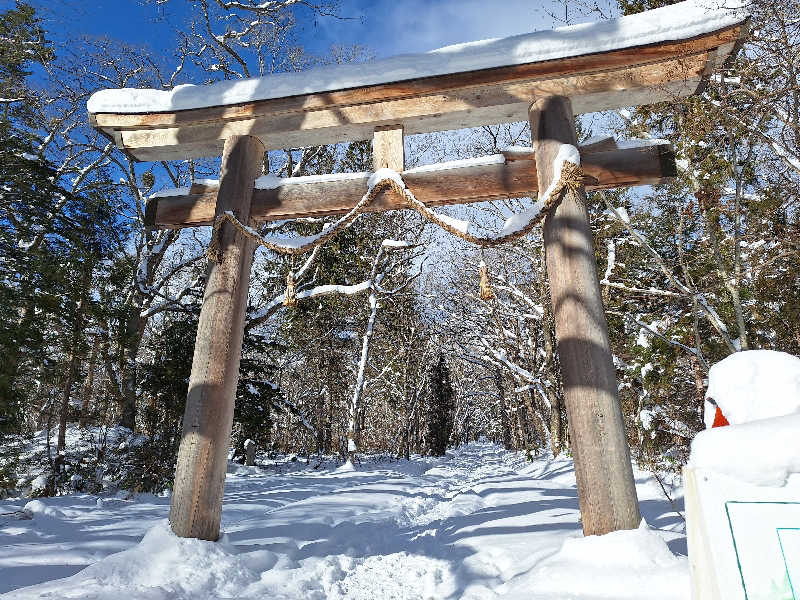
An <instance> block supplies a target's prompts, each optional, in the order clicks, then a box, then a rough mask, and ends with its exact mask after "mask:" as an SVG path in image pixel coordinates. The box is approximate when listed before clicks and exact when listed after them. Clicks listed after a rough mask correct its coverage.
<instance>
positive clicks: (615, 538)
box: [509, 524, 689, 600]
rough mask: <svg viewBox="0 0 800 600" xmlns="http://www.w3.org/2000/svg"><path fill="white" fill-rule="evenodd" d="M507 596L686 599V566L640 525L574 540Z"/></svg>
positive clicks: (517, 583) (623, 599)
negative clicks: (637, 527)
mask: <svg viewBox="0 0 800 600" xmlns="http://www.w3.org/2000/svg"><path fill="white" fill-rule="evenodd" d="M510 587H511V588H512V589H511V590H509V591H510V592H511V594H512V595H513V596H514V597H517V594H518V597H519V598H520V599H522V598H534V599H536V598H574V597H579V598H598V597H600V598H609V599H610V598H613V599H614V600H626V599H630V600H641V599H642V598H644V597H645V596H643V594H644V593H645V592H644V590H645V589H646V590H647V592H646V593H647V594H648V595H647V596H646V597H647V598H663V600H674V599H676V598H683V597H688V592H689V574H688V572H687V569H686V560H685V559H684V558H682V557H681V558H679V557H677V556H675V555H674V554H673V553H672V552H671V551H670V549H669V548H668V547H667V544H666V542H665V541H664V539H663V538H662V537H661V536H659V535H658V534H657V533H656V532H654V531H651V530H650V529H649V528H648V527H647V525H646V524H643V525H642V526H641V527H639V529H634V530H631V531H615V532H613V533H609V534H606V535H602V536H589V537H586V538H574V539H569V540H567V541H566V542H564V546H563V547H562V548H561V550H559V551H558V553H557V554H555V556H553V557H552V558H550V559H547V560H546V561H544V562H543V564H542V565H541V566H540V567H537V568H536V569H535V570H534V572H533V573H531V575H530V576H528V577H524V578H521V580H520V581H516V582H515V583H514V585H513V586H510Z"/></svg>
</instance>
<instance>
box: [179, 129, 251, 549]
mask: <svg viewBox="0 0 800 600" xmlns="http://www.w3.org/2000/svg"><path fill="white" fill-rule="evenodd" d="M263 160H264V145H263V144H262V143H261V141H260V140H259V139H258V138H255V137H251V136H246V135H242V136H233V137H230V138H228V139H227V140H225V148H224V150H223V153H222V164H221V166H220V181H219V193H218V195H217V208H216V214H217V215H220V214H222V213H224V212H226V211H232V212H233V214H234V215H235V216H236V218H237V219H238V220H239V221H240V222H242V223H248V222H249V220H250V205H251V200H252V197H253V187H254V182H255V179H256V178H257V177H258V176H259V175H260V174H261V169H262V164H263ZM220 234H221V235H220V250H221V253H222V259H221V261H220V262H219V263H215V262H210V263H209V266H208V272H207V273H206V290H205V294H204V296H203V306H202V308H201V310H200V320H199V322H198V325H197V339H196V341H195V346H194V358H193V360H192V374H191V377H190V378H189V392H188V394H187V397H186V411H185V413H184V417H183V437H182V438H181V445H180V450H179V451H178V463H177V466H176V468H175V485H174V489H173V494H172V504H171V506H170V511H169V521H170V524H171V525H172V531H174V532H175V534H176V535H178V536H180V537H192V538H199V539H201V540H211V541H216V540H217V538H218V537H219V527H220V519H221V517H222V493H223V490H224V486H225V472H226V468H227V464H228V448H229V446H230V438H231V427H232V425H233V405H234V400H235V397H236V385H237V383H238V381H239V360H240V358H241V354H242V339H243V337H244V317H245V312H246V310H247V288H248V287H249V284H250V267H251V265H252V262H253V251H254V247H253V242H252V241H250V240H249V239H248V238H247V237H245V236H244V235H242V233H241V232H239V231H238V230H237V229H235V228H234V227H233V226H232V225H231V224H230V223H227V222H226V223H224V224H223V225H222V230H221V232H220Z"/></svg>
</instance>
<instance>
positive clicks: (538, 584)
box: [0, 443, 689, 600]
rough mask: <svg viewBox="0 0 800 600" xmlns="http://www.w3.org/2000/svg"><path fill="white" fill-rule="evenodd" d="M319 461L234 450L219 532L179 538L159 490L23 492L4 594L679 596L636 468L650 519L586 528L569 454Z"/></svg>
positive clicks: (4, 536) (672, 546)
mask: <svg viewBox="0 0 800 600" xmlns="http://www.w3.org/2000/svg"><path fill="white" fill-rule="evenodd" d="M315 464H316V461H312V463H311V464H310V465H309V466H307V467H306V466H305V464H304V462H302V461H298V462H296V463H283V464H281V465H267V466H266V467H264V468H261V467H239V466H236V465H232V466H231V469H230V472H229V474H228V479H227V483H226V488H225V503H224V508H223V522H222V528H223V530H224V532H225V536H224V538H223V539H222V540H221V541H220V542H218V543H211V542H200V541H197V540H183V539H178V538H175V537H174V536H173V535H172V534H171V532H170V531H169V528H168V524H167V522H166V517H167V513H168V510H169V498H167V497H163V498H162V497H158V496H151V495H139V496H138V497H136V498H135V499H132V500H126V499H124V498H122V497H113V498H103V499H102V500H98V498H97V497H96V496H88V495H78V494H76V495H71V496H61V497H57V498H46V499H42V500H37V501H33V503H32V504H31V505H29V506H28V509H29V512H30V513H32V515H33V518H32V519H27V520H26V519H22V520H20V519H17V518H15V517H14V516H13V515H11V516H9V515H6V516H0V592H8V593H7V594H4V595H3V596H2V597H3V598H9V599H10V598H42V597H47V598H109V599H111V598H113V599H114V600H118V599H119V598H146V599H156V598H159V599H160V598H171V599H174V598H187V599H188V598H192V599H201V598H270V599H323V598H326V599H342V598H348V599H353V600H357V599H360V598H364V599H370V600H373V599H374V600H378V599H382V600H385V599H392V598H397V599H401V598H402V599H405V600H411V599H417V598H420V599H422V598H472V599H481V600H484V599H492V598H525V599H538V600H545V599H548V600H556V599H558V600H567V599H569V598H597V599H599V598H614V599H617V600H621V599H623V598H631V599H634V598H635V599H636V600H654V599H669V600H679V599H682V598H688V597H689V575H688V566H687V561H686V559H685V558H683V557H682V556H675V555H674V554H673V552H674V553H677V554H679V555H685V554H686V543H685V537H684V534H683V531H684V525H683V521H682V520H681V519H680V518H679V517H678V516H677V515H676V514H675V513H674V512H673V510H672V507H671V506H670V504H669V502H667V500H666V499H665V498H664V496H663V494H662V493H661V491H660V489H659V487H658V485H657V484H656V483H655V482H654V481H653V480H652V479H651V478H649V477H648V476H647V475H646V474H645V473H642V472H638V471H637V472H636V476H637V490H638V492H639V499H640V502H641V507H642V513H643V515H644V517H645V519H646V520H647V522H648V523H649V525H650V526H651V527H652V528H654V529H652V530H648V529H645V528H641V529H639V530H636V531H629V532H618V533H614V534H610V535H607V536H602V537H593V538H582V536H581V532H580V524H579V512H578V501H577V493H576V488H575V476H574V470H573V465H572V462H571V461H570V460H569V459H567V458H558V459H552V458H550V459H548V458H538V459H535V460H533V461H532V462H528V461H526V460H525V458H524V456H523V455H522V454H515V453H510V452H506V451H504V450H503V449H502V448H499V447H497V446H495V445H492V444H489V443H472V444H469V445H466V446H462V447H460V448H458V449H457V450H453V451H450V452H449V453H448V455H447V457H445V458H440V459H434V458H416V459H412V460H411V461H402V460H401V461H396V460H389V459H385V460H382V461H365V462H364V463H363V464H361V465H360V466H359V467H358V468H357V470H355V471H345V470H342V469H339V470H337V469H336V466H335V464H331V463H323V464H322V465H321V466H319V467H318V468H317V469H314V468H313V467H314V466H315ZM27 502H28V501H27V500H25V499H19V500H7V501H3V502H0V513H7V512H11V511H15V510H21V509H23V508H24V507H25V505H26V503H27ZM656 528H657V529H656ZM145 534H146V536H145ZM143 537H144V540H143V539H142V538H143ZM114 553H119V554H116V555H114ZM111 555H113V556H111ZM87 567H88V568H87ZM62 577H67V579H61V580H58V581H51V580H55V579H57V578H62ZM42 582H44V583H42ZM35 584H39V585H35ZM23 586H33V587H27V588H23ZM20 588H22V589H20ZM11 590H13V591H11Z"/></svg>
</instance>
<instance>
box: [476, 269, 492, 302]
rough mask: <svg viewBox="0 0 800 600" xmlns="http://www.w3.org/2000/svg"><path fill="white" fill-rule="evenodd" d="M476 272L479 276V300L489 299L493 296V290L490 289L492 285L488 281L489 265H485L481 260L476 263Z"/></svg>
mask: <svg viewBox="0 0 800 600" xmlns="http://www.w3.org/2000/svg"><path fill="white" fill-rule="evenodd" d="M478 273H479V274H480V277H481V300H491V299H492V298H494V292H493V291H492V286H491V284H490V283H489V267H487V266H486V262H485V261H484V260H481V262H480V264H479V265H478Z"/></svg>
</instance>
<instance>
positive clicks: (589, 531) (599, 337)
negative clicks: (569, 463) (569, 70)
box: [529, 97, 641, 535]
mask: <svg viewBox="0 0 800 600" xmlns="http://www.w3.org/2000/svg"><path fill="white" fill-rule="evenodd" d="M529 117H530V124H531V136H532V139H533V143H534V147H535V152H536V154H535V156H536V169H537V172H538V182H539V194H540V196H541V197H543V196H544V192H545V190H547V188H548V186H549V185H550V183H551V182H552V181H553V178H554V170H553V163H554V160H555V158H556V155H557V153H558V151H559V149H560V147H561V145H562V144H571V145H573V146H576V147H577V140H576V133H575V123H574V117H573V114H572V106H571V103H570V101H569V99H568V98H564V97H548V98H542V99H541V100H537V101H536V102H534V103H533V104H532V105H531V108H530V113H529ZM585 203H586V192H585V191H584V190H583V189H582V188H581V189H580V191H578V192H573V191H569V190H567V191H565V192H564V193H563V199H562V201H561V204H560V205H559V206H558V208H557V209H556V210H555V213H554V214H551V215H550V216H549V217H548V218H547V219H546V220H545V224H544V243H545V246H546V249H547V274H548V278H549V280H550V295H551V300H552V304H553V314H554V317H555V326H556V336H557V338H558V355H559V358H560V362H561V371H562V377H563V381H564V400H565V404H566V408H567V416H568V419H569V425H570V432H571V439H572V450H573V454H574V456H575V474H576V479H577V483H578V501H579V504H580V508H581V516H582V520H583V532H584V534H585V535H602V534H605V533H608V532H610V531H615V530H619V529H634V528H636V527H638V525H639V521H640V519H641V517H640V515H639V504H638V501H637V497H636V488H635V486H634V481H633V470H632V468H631V460H630V449H629V447H628V442H627V439H626V437H625V429H624V423H623V417H622V409H621V407H620V403H619V398H618V396H617V381H616V374H615V371H614V365H613V361H612V356H611V348H610V345H609V339H608V326H607V324H606V319H605V313H604V310H603V303H602V300H601V295H600V284H599V281H598V277H597V265H596V262H595V255H594V244H593V242H592V234H591V230H590V228H589V216H588V213H587V211H586V204H585Z"/></svg>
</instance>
